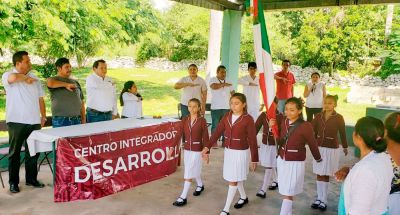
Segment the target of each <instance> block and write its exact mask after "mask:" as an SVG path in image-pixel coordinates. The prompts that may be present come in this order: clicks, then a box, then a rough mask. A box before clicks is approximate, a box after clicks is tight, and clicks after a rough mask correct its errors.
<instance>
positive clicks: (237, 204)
mask: <svg viewBox="0 0 400 215" xmlns="http://www.w3.org/2000/svg"><path fill="white" fill-rule="evenodd" d="M240 200H243V202H242V203H239V202H240ZM247 203H249V198H246V199H242V198H240V199H239V201H238V202H237V203H236V204H235V205H234V206H233V207H235V208H236V209H239V208H242V207H243V206H244V205H245V204H247Z"/></svg>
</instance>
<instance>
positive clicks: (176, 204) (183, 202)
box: [172, 197, 187, 207]
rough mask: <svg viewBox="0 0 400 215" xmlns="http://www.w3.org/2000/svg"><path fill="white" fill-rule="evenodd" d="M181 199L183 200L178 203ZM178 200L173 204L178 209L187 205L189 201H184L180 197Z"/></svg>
mask: <svg viewBox="0 0 400 215" xmlns="http://www.w3.org/2000/svg"><path fill="white" fill-rule="evenodd" d="M179 199H181V200H182V201H178V200H179ZM178 200H176V201H175V202H174V203H172V205H173V206H177V207H182V206H184V205H186V204H187V199H182V198H181V197H179V198H178Z"/></svg>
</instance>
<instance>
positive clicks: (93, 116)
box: [86, 109, 112, 123]
mask: <svg viewBox="0 0 400 215" xmlns="http://www.w3.org/2000/svg"><path fill="white" fill-rule="evenodd" d="M108 120H112V112H111V111H110V112H94V111H91V110H89V109H86V122H87V123H91V122H102V121H108Z"/></svg>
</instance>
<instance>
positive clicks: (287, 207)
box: [280, 199, 293, 215]
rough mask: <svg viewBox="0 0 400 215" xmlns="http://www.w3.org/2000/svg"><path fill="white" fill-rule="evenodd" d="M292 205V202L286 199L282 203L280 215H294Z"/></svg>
mask: <svg viewBox="0 0 400 215" xmlns="http://www.w3.org/2000/svg"><path fill="white" fill-rule="evenodd" d="M292 204H293V201H292V200H289V199H284V200H283V201H282V207H281V213H280V215H292Z"/></svg>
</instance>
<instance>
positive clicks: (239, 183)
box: [237, 181, 247, 199]
mask: <svg viewBox="0 0 400 215" xmlns="http://www.w3.org/2000/svg"><path fill="white" fill-rule="evenodd" d="M237 188H238V190H239V193H240V198H241V199H246V198H247V195H246V192H245V191H244V187H243V181H240V182H238V184H237Z"/></svg>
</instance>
